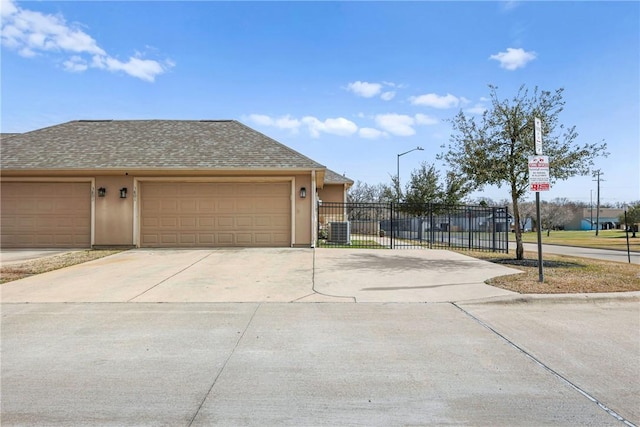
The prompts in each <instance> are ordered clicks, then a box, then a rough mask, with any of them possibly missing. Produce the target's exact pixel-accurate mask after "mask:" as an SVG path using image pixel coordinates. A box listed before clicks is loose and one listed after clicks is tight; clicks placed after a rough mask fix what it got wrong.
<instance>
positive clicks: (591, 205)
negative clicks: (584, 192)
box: [589, 190, 593, 230]
mask: <svg viewBox="0 0 640 427" xmlns="http://www.w3.org/2000/svg"><path fill="white" fill-rule="evenodd" d="M589 195H590V198H589V200H590V201H589V208H591V229H592V230H593V190H589Z"/></svg>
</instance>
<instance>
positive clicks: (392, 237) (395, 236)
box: [317, 202, 510, 253]
mask: <svg viewBox="0 0 640 427" xmlns="http://www.w3.org/2000/svg"><path fill="white" fill-rule="evenodd" d="M317 209H318V242H317V243H318V245H317V246H318V247H352V248H380V249H383V248H386V249H402V248H412V249H416V248H428V249H442V248H458V249H468V250H480V251H491V252H505V253H506V252H508V251H509V245H508V240H509V229H510V227H509V224H510V215H509V211H508V209H507V208H506V207H485V206H470V205H463V206H445V205H436V204H425V205H415V204H406V203H335V202H322V203H321V204H319V205H318V207H317Z"/></svg>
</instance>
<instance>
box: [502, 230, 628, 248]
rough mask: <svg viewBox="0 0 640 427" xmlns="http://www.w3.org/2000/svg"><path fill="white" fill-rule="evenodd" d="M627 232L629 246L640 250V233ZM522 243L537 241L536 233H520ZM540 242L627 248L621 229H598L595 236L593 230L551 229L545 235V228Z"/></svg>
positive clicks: (513, 236) (589, 246)
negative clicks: (633, 234)
mask: <svg viewBox="0 0 640 427" xmlns="http://www.w3.org/2000/svg"><path fill="white" fill-rule="evenodd" d="M631 235H632V234H631V233H629V248H630V249H631V250H632V251H640V233H636V236H638V237H636V238H633V237H631ZM515 240H516V235H515V233H510V234H509V241H512V242H515ZM522 241H523V242H524V243H537V242H538V234H537V233H536V232H535V231H534V232H527V233H522ZM542 243H546V244H550V245H565V246H578V247H582V248H596V249H615V250H625V251H626V250H627V239H626V235H625V232H624V231H623V230H600V231H599V232H598V236H597V237H596V232H595V230H593V231H551V233H550V235H549V237H547V232H546V230H545V231H543V233H542Z"/></svg>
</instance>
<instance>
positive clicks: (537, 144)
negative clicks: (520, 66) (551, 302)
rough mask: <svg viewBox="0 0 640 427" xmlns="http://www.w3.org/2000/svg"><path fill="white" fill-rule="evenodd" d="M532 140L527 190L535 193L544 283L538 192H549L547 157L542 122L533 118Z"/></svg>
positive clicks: (540, 271) (541, 272) (540, 280)
mask: <svg viewBox="0 0 640 427" xmlns="http://www.w3.org/2000/svg"><path fill="white" fill-rule="evenodd" d="M533 121H534V127H533V140H534V150H535V154H536V155H535V156H529V189H530V191H535V192H536V221H537V224H536V229H537V233H538V281H539V282H540V283H542V282H544V267H543V266H542V230H541V228H542V227H541V225H542V221H541V218H540V217H541V215H540V192H541V191H549V187H550V186H549V157H547V156H543V155H542V121H541V120H540V119H539V118H538V117H536V118H534V120H533Z"/></svg>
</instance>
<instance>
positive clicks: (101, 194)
mask: <svg viewBox="0 0 640 427" xmlns="http://www.w3.org/2000/svg"><path fill="white" fill-rule="evenodd" d="M106 195H107V189H106V188H104V187H100V188H98V197H104V196H106Z"/></svg>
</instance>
